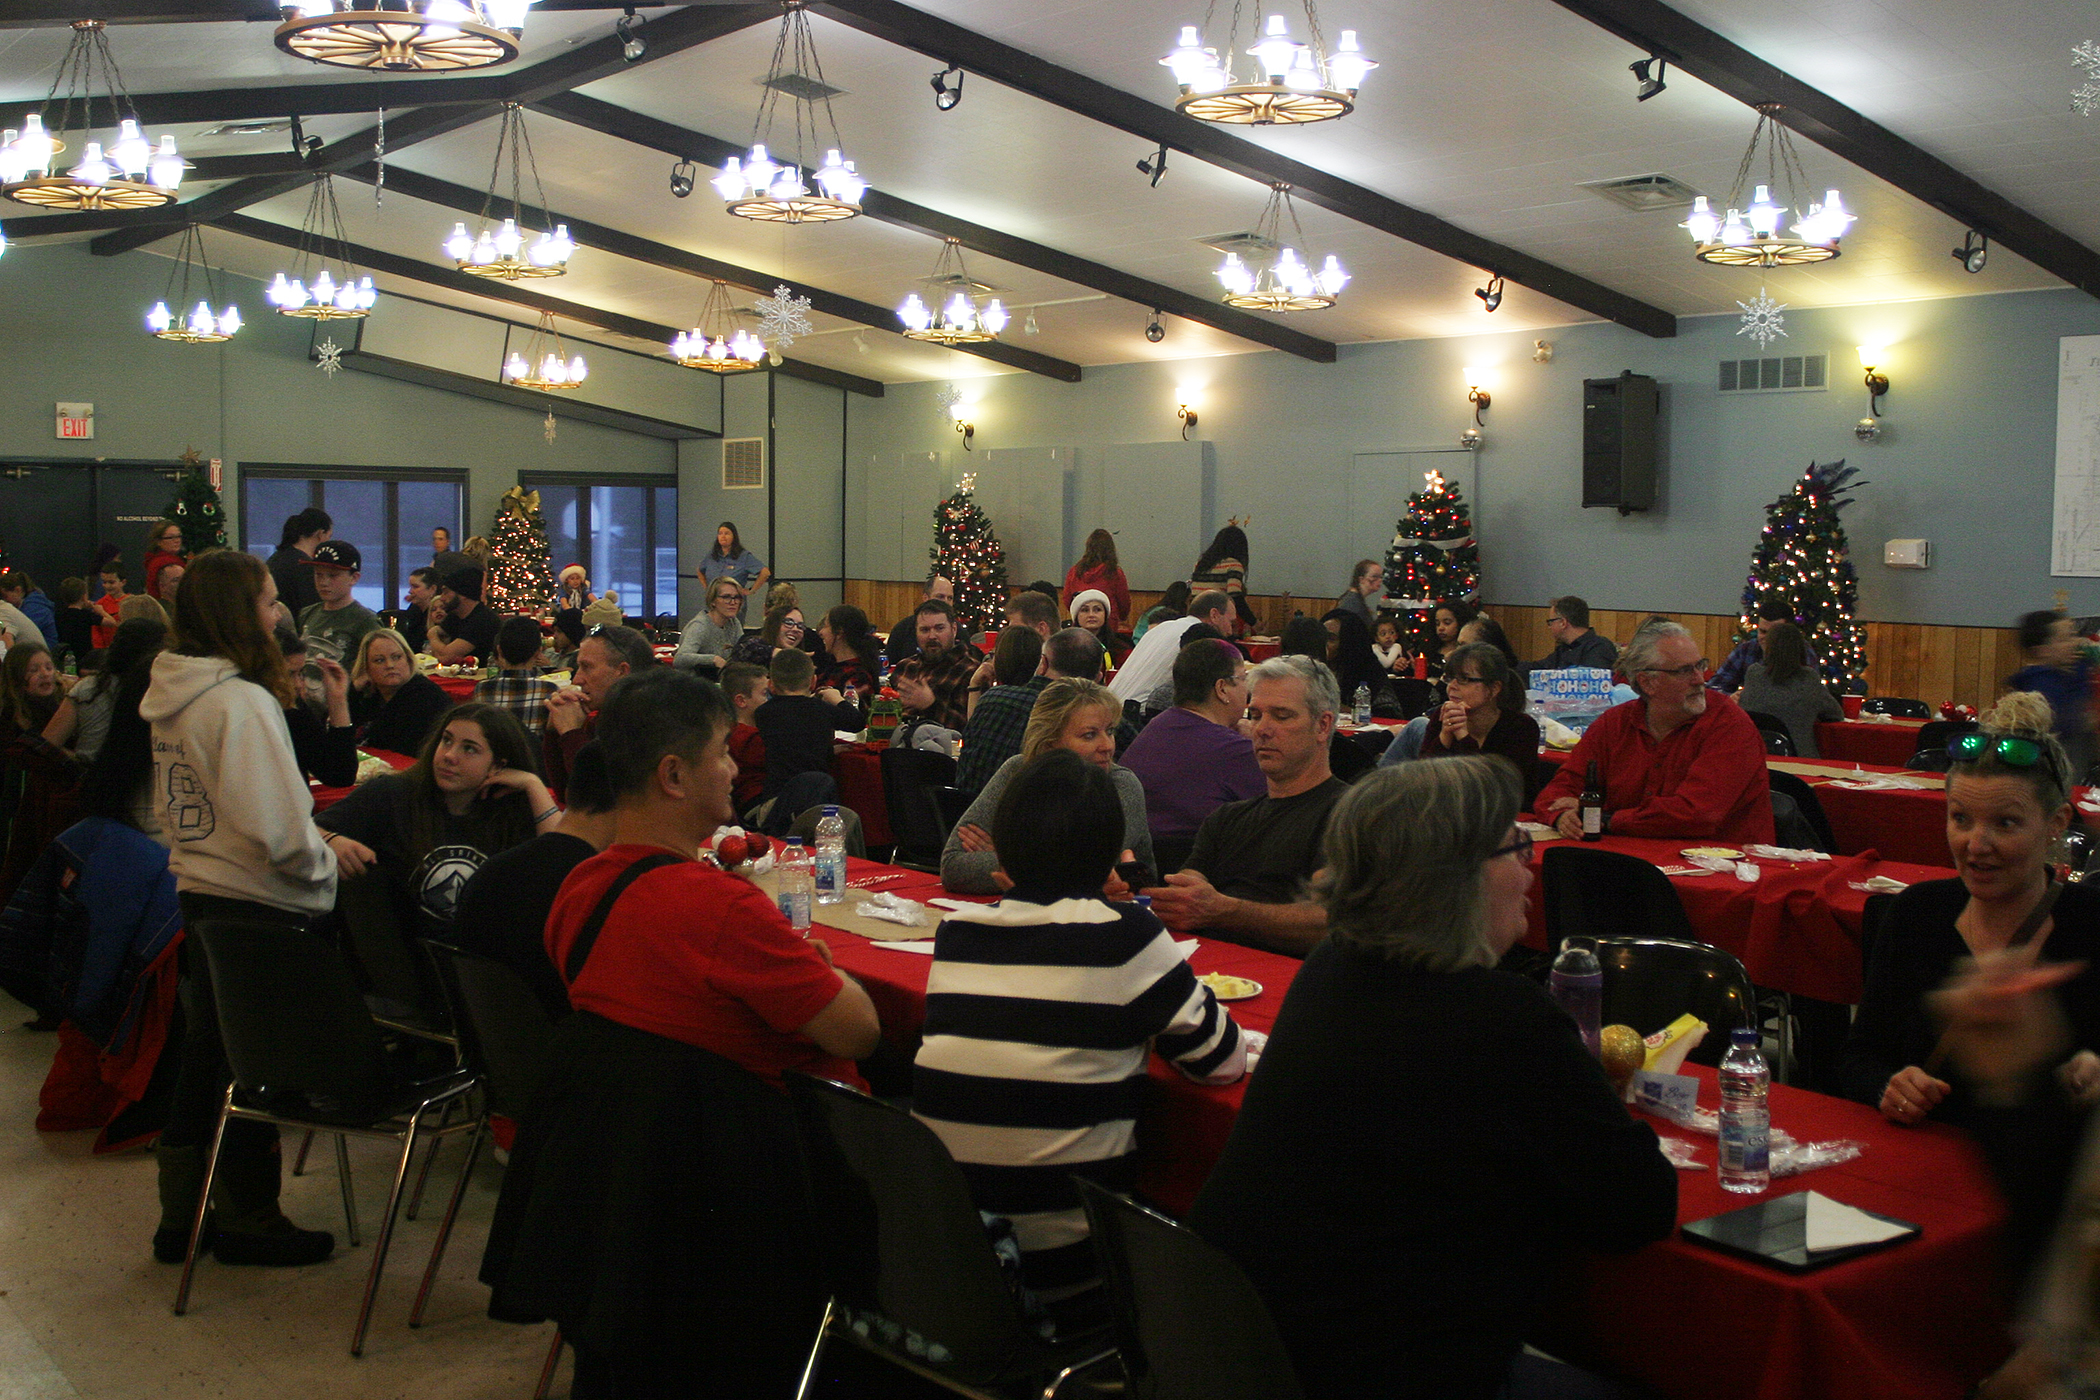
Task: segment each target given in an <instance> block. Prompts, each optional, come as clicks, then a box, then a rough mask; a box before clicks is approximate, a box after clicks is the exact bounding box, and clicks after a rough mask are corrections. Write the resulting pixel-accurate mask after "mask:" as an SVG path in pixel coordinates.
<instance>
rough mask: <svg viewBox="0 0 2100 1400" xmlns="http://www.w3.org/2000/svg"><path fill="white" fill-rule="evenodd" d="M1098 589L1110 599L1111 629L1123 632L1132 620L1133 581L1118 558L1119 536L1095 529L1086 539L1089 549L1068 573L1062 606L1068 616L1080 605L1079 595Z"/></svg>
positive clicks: (1109, 628)
mask: <svg viewBox="0 0 2100 1400" xmlns="http://www.w3.org/2000/svg"><path fill="white" fill-rule="evenodd" d="M1090 588H1092V589H1098V590H1100V592H1101V593H1102V594H1104V595H1105V596H1106V597H1107V599H1108V630H1110V631H1112V632H1114V631H1121V630H1122V629H1123V628H1124V627H1125V626H1126V625H1128V623H1129V621H1130V580H1129V579H1127V578H1125V577H1123V567H1122V565H1121V564H1120V563H1119V562H1118V561H1117V559H1116V537H1115V536H1114V535H1111V534H1110V533H1109V532H1108V531H1106V530H1096V531H1094V533H1093V534H1091V535H1088V536H1087V537H1086V549H1085V550H1084V551H1082V552H1081V554H1080V556H1079V562H1078V563H1076V564H1074V565H1073V566H1072V567H1071V568H1069V569H1067V570H1065V589H1064V596H1063V597H1062V598H1060V599H1059V602H1060V603H1061V604H1063V606H1064V610H1065V616H1066V617H1072V618H1073V620H1074V621H1077V620H1078V619H1077V618H1076V617H1074V616H1073V611H1072V610H1073V609H1074V608H1076V607H1077V606H1078V605H1079V603H1078V599H1079V595H1080V594H1082V593H1084V592H1086V591H1087V590H1088V589H1090Z"/></svg>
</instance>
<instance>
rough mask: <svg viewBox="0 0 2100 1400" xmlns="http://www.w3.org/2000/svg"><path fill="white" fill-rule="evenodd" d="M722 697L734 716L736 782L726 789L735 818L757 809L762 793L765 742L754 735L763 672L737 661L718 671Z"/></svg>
mask: <svg viewBox="0 0 2100 1400" xmlns="http://www.w3.org/2000/svg"><path fill="white" fill-rule="evenodd" d="M722 694H724V695H725V696H727V697H729V708H730V709H731V710H733V711H735V712H736V727H735V728H734V729H732V730H730V731H729V756H730V757H731V758H734V759H735V760H736V780H735V782H734V783H733V784H731V786H730V789H729V796H730V800H731V801H732V802H734V803H735V804H736V810H737V813H738V815H740V816H741V815H744V814H747V813H749V812H750V811H751V809H752V808H754V807H756V806H758V800H759V798H761V797H763V796H764V795H765V791H766V741H765V740H764V739H761V738H760V737H759V734H758V725H757V723H756V721H755V716H756V715H757V714H758V709H759V706H761V705H763V704H765V703H766V699H767V696H766V668H765V667H763V666H754V665H752V664H751V663H750V662H748V661H739V662H737V663H736V664H734V665H732V666H725V667H723V668H722Z"/></svg>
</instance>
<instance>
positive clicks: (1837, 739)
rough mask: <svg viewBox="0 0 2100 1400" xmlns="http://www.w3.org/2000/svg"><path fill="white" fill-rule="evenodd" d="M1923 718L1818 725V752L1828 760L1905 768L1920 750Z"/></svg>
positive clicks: (1852, 720)
mask: <svg viewBox="0 0 2100 1400" xmlns="http://www.w3.org/2000/svg"><path fill="white" fill-rule="evenodd" d="M1926 723H1927V721H1925V720H1922V719H1880V720H1872V719H1840V720H1830V721H1827V722H1825V723H1822V724H1818V725H1817V726H1816V749H1817V751H1818V752H1820V753H1821V754H1822V755H1823V757H1824V758H1826V759H1838V760H1841V761H1843V762H1846V763H1883V764H1887V765H1888V766H1890V767H1892V768H1901V767H1902V766H1903V765H1904V764H1906V763H1908V762H1910V756H1911V755H1912V754H1914V753H1916V752H1917V751H1918V731H1919V730H1920V729H1923V728H1924V727H1925V725H1926Z"/></svg>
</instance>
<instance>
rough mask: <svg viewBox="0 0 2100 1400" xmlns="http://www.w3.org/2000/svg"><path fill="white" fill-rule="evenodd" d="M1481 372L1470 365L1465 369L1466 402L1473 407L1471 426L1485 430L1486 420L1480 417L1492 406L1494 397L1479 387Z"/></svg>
mask: <svg viewBox="0 0 2100 1400" xmlns="http://www.w3.org/2000/svg"><path fill="white" fill-rule="evenodd" d="M1482 377H1483V376H1482V375H1481V372H1480V371H1479V370H1477V369H1474V368H1473V367H1472V366H1471V365H1468V366H1467V367H1466V402H1467V403H1469V404H1471V405H1473V426H1474V427H1476V428H1485V427H1486V426H1487V420H1486V419H1485V418H1482V417H1481V416H1480V415H1481V414H1483V413H1485V412H1487V411H1488V409H1489V408H1491V407H1493V406H1494V402H1495V400H1494V396H1493V395H1491V394H1489V393H1488V391H1487V390H1485V389H1483V388H1481V387H1480V381H1481V379H1482Z"/></svg>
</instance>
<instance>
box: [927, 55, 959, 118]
mask: <svg viewBox="0 0 2100 1400" xmlns="http://www.w3.org/2000/svg"><path fill="white" fill-rule="evenodd" d="M950 73H953V74H954V75H955V86H954V87H949V86H948V81H947V80H948V75H949V74H950ZM962 85H963V70H962V65H961V64H959V63H951V64H949V65H948V66H947V67H946V68H943V69H942V70H941V71H940V72H938V73H936V74H934V75H933V80H932V83H931V86H932V88H933V105H934V108H935V109H936V110H937V111H942V112H952V111H954V110H955V104H956V103H958V102H960V101H962Z"/></svg>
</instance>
